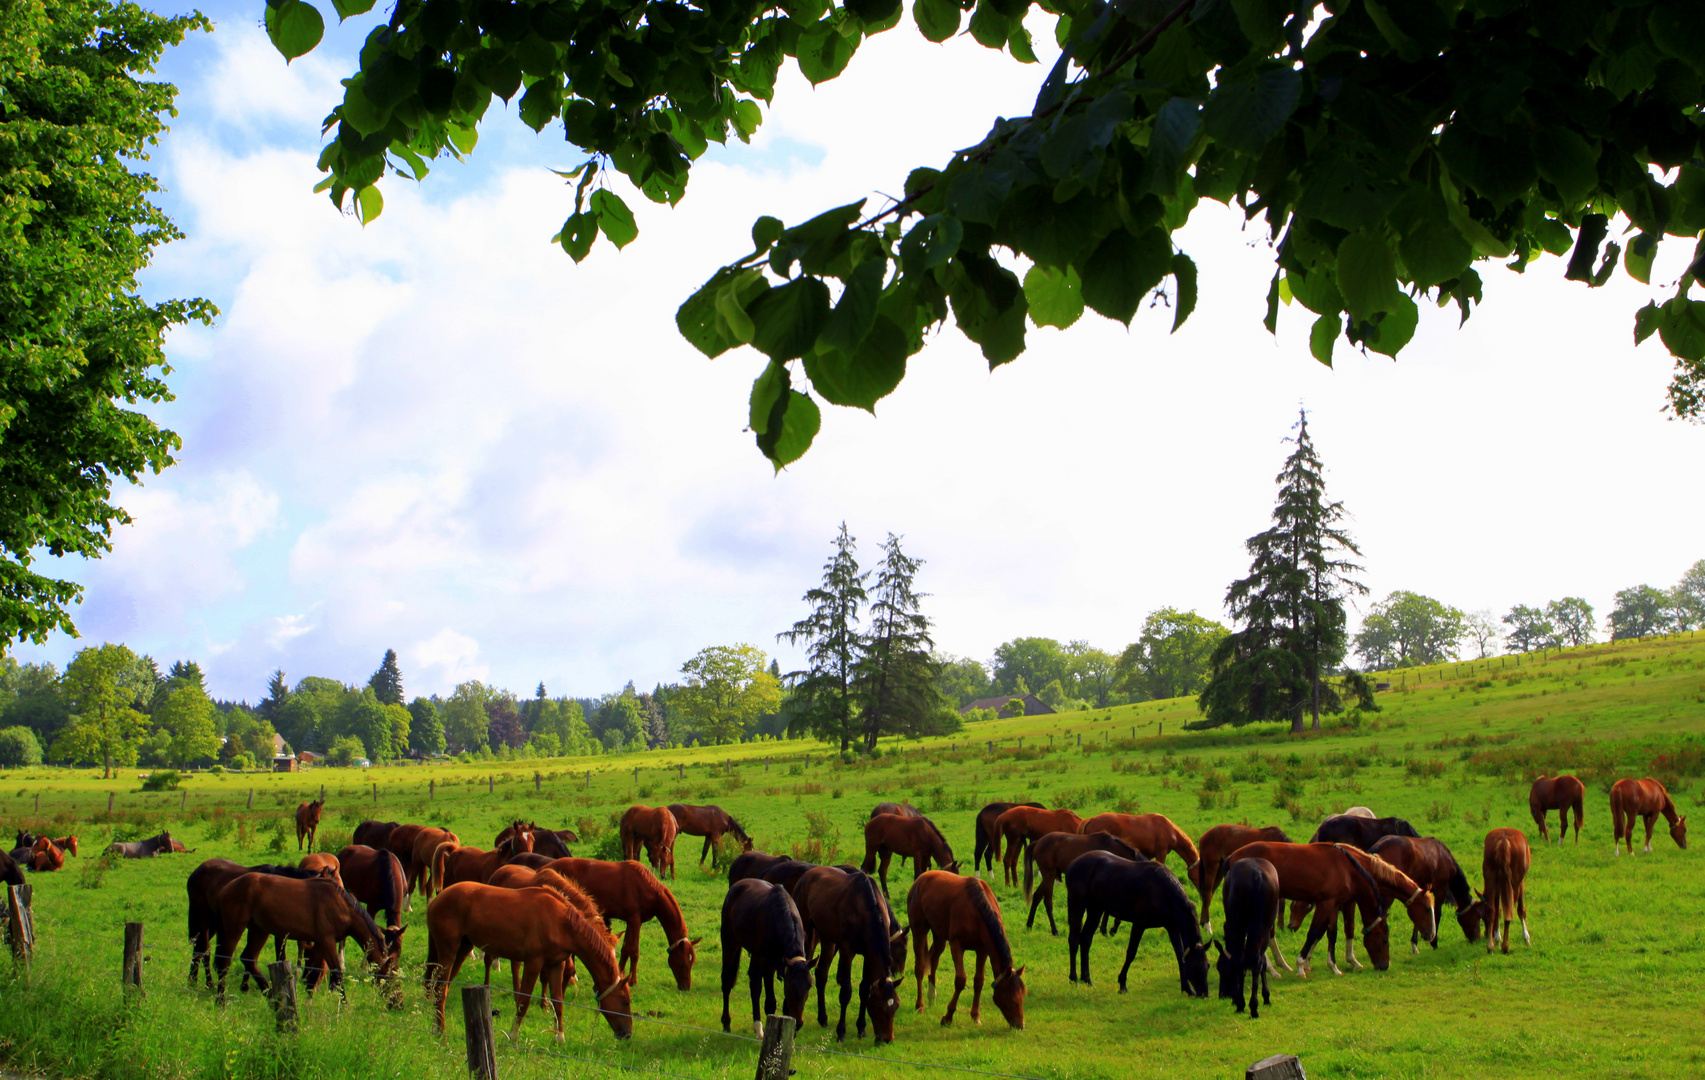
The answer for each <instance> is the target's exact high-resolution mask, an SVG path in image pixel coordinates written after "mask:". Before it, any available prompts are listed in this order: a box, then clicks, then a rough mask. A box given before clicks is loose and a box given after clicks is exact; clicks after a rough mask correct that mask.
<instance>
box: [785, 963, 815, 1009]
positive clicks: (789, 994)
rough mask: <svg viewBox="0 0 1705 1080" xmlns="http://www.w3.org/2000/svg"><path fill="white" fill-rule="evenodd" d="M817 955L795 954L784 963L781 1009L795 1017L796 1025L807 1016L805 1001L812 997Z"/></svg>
mask: <svg viewBox="0 0 1705 1080" xmlns="http://www.w3.org/2000/svg"><path fill="white" fill-rule="evenodd" d="M816 959H817V958H816V957H815V956H793V957H789V958H788V959H787V960H786V961H784V962H783V963H782V969H781V982H782V1001H781V1011H782V1012H783V1013H784V1014H786V1015H788V1016H791V1017H793V1022H794V1024H795V1025H798V1024H801V1023H803V1021H804V1018H805V1002H806V1001H807V1000H808V999H809V998H810V997H811V965H812V964H813V963H815V962H816Z"/></svg>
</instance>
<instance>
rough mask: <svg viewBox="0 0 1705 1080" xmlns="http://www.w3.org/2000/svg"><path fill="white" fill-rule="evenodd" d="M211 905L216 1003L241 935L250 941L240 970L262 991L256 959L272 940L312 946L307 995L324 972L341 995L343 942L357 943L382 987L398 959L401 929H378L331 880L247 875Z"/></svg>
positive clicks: (362, 910) (226, 888) (309, 957)
mask: <svg viewBox="0 0 1705 1080" xmlns="http://www.w3.org/2000/svg"><path fill="white" fill-rule="evenodd" d="M215 903H216V907H217V909H218V919H219V943H218V946H217V947H216V949H215V951H214V956H213V966H214V969H215V970H216V971H217V972H218V976H219V978H218V994H219V997H220V998H224V996H225V973H226V972H227V971H229V970H230V968H231V958H232V951H233V950H234V949H235V948H236V945H237V939H238V938H239V937H241V936H242V934H243V931H245V930H247V931H248V934H249V938H248V943H247V944H246V945H245V946H243V953H242V959H243V969H244V970H245V971H246V972H247V974H248V976H249V978H252V979H253V980H254V981H255V985H257V986H259V987H260V988H261V990H262V991H263V992H264V991H265V990H266V989H267V982H266V980H265V979H264V978H262V977H261V973H260V968H259V967H257V966H256V965H255V958H256V957H258V956H259V955H260V951H261V948H262V947H263V946H264V945H265V944H266V939H267V938H268V937H271V936H273V935H277V936H278V937H279V938H280V939H283V938H295V939H296V940H298V941H305V942H308V943H309V945H310V946H311V948H310V950H309V954H308V971H307V985H308V989H309V990H310V991H312V990H313V989H314V987H315V986H316V985H317V984H318V983H319V980H320V975H321V973H322V972H325V973H328V974H329V976H330V981H331V985H332V987H333V988H334V989H336V990H337V991H338V992H339V993H342V992H343V959H342V953H341V951H340V949H339V945H340V944H341V943H342V941H343V939H344V938H346V937H354V938H355V940H356V941H358V942H360V944H361V947H362V949H363V950H365V952H366V955H367V962H368V964H369V965H370V966H371V967H372V968H373V969H374V973H375V975H376V976H377V978H378V980H379V981H380V983H381V985H383V983H384V981H385V980H388V979H389V978H390V977H391V973H392V972H394V971H395V970H396V967H397V962H398V961H399V960H400V959H401V957H402V936H403V929H396V930H380V929H379V926H378V924H377V923H375V922H374V921H373V916H371V915H369V914H367V911H366V909H365V908H363V907H362V906H361V903H360V901H358V900H356V899H355V897H353V896H351V895H350V894H349V892H348V891H347V890H345V889H344V888H343V887H342V886H341V885H338V884H337V883H336V882H334V881H332V880H331V879H330V878H325V877H313V878H307V879H305V880H298V879H296V878H288V877H280V876H278V875H276V874H257V873H246V874H242V875H240V876H238V877H237V878H235V879H234V880H232V881H231V882H230V884H228V885H226V886H225V887H224V888H222V889H220V890H219V895H218V897H217V900H216V902H215Z"/></svg>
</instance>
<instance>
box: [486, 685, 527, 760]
mask: <svg viewBox="0 0 1705 1080" xmlns="http://www.w3.org/2000/svg"><path fill="white" fill-rule="evenodd" d="M485 715H486V739H487V741H488V742H489V743H490V744H491V748H492V749H493V750H498V749H501V748H503V747H505V746H507V747H509V748H510V749H511V750H514V749H516V748H517V747H521V746H525V745H526V744H527V729H526V727H525V725H523V724H522V723H521V714H520V713H519V712H516V711H515V701H514V699H513V698H510V697H508V696H505V695H498V696H496V697H494V698H493V699H492V700H490V701H488V702H486V704H485Z"/></svg>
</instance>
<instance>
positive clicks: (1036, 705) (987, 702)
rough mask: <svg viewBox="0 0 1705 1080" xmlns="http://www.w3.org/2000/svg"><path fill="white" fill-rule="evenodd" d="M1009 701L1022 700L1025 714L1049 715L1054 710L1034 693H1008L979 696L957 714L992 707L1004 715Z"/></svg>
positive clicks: (961, 714) (962, 714)
mask: <svg viewBox="0 0 1705 1080" xmlns="http://www.w3.org/2000/svg"><path fill="white" fill-rule="evenodd" d="M1009 701H1022V702H1023V703H1024V715H1025V716H1050V715H1052V714H1053V712H1054V710H1053V709H1051V708H1049V706H1048V703H1047V702H1045V701H1043V700H1042V699H1041V698H1039V697H1037V696H1036V695H1035V694H1023V695H1019V694H1008V695H1006V696H1005V697H986V698H979V699H977V700H976V701H973V702H971V704H969V705H967V706H965V707H964V708H963V709H960V710H959V715H960V716H964V715H965V714H966V713H968V712H970V711H971V710H972V709H993V710H994V711H995V712H997V713H1001V714H1003V715H1004V714H1005V713H1006V705H1007V702H1009Z"/></svg>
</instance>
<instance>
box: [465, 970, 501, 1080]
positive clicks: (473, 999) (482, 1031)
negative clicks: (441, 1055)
mask: <svg viewBox="0 0 1705 1080" xmlns="http://www.w3.org/2000/svg"><path fill="white" fill-rule="evenodd" d="M462 1024H463V1026H464V1027H465V1029H466V1033H467V1042H468V1071H469V1072H470V1073H473V1074H474V1075H475V1076H478V1077H481V1078H482V1080H497V1044H496V1042H495V1041H494V1040H493V1038H492V1031H491V987H489V986H484V985H481V986H464V987H462Z"/></svg>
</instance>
